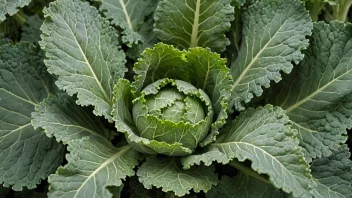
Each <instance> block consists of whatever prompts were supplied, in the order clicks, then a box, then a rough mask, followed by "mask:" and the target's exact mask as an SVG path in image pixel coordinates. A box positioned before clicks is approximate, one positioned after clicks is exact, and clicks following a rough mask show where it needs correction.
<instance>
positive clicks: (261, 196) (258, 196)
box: [206, 173, 284, 198]
mask: <svg viewBox="0 0 352 198" xmlns="http://www.w3.org/2000/svg"><path fill="white" fill-rule="evenodd" d="M206 197H207V198H219V197H221V198H234V197H236V198H267V197H273V198H284V193H283V192H282V191H280V190H279V189H277V188H275V187H274V186H272V185H271V184H268V183H264V182H263V181H260V180H258V179H256V178H253V177H251V176H249V175H246V174H245V173H239V175H237V176H236V177H233V178H230V177H228V176H223V177H222V178H221V181H220V183H219V184H218V185H217V186H215V187H214V188H212V189H211V190H210V191H209V192H208V193H207V194H206Z"/></svg>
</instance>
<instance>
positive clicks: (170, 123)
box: [132, 78, 214, 150]
mask: <svg viewBox="0 0 352 198" xmlns="http://www.w3.org/2000/svg"><path fill="white" fill-rule="evenodd" d="M140 95H141V96H140V97H138V98H136V99H135V100H134V101H133V108H132V115H133V119H134V123H135V125H136V128H137V132H138V133H137V134H136V135H138V136H141V137H143V138H147V139H149V140H156V141H159V142H165V143H168V144H174V143H178V144H181V145H182V146H183V147H185V148H188V149H190V150H194V149H195V148H196V147H197V145H198V144H199V143H200V142H201V141H202V140H203V139H204V138H205V137H206V136H207V135H208V132H209V129H210V126H211V125H212V121H213V114H214V112H213V108H212V105H211V101H210V99H209V97H208V96H207V95H206V94H205V93H204V91H202V90H200V89H197V88H196V87H194V86H193V85H191V84H189V83H187V82H184V81H180V80H171V79H167V78H165V79H161V80H158V81H155V82H154V83H152V84H150V85H148V86H147V87H145V88H144V89H143V90H142V92H141V93H140ZM199 110H201V111H199ZM169 114H171V115H172V116H175V115H176V117H174V118H173V117H170V115H169ZM196 115H198V116H196Z"/></svg>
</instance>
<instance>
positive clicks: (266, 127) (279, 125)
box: [184, 105, 314, 197]
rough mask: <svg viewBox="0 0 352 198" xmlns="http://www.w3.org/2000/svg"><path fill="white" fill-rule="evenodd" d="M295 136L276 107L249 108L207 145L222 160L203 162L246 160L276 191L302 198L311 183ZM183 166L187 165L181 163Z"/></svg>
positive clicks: (282, 113) (225, 162) (283, 114)
mask: <svg viewBox="0 0 352 198" xmlns="http://www.w3.org/2000/svg"><path fill="white" fill-rule="evenodd" d="M295 133H296V132H295V131H294V130H292V129H291V124H290V122H289V119H288V117H287V116H285V112H284V111H283V110H282V109H280V108H279V107H272V106H271V105H267V106H265V107H259V108H257V109H251V108H250V109H248V110H246V111H243V112H242V113H241V114H240V116H238V117H236V119H235V120H233V121H232V122H231V123H230V124H229V125H227V126H226V127H224V128H223V130H222V131H221V133H220V135H219V137H218V139H217V141H216V142H215V143H213V144H210V145H209V147H210V148H209V149H211V150H214V149H218V150H219V151H220V152H217V155H221V153H222V155H223V157H217V158H214V155H209V154H206V153H205V155H207V157H211V158H213V159H206V161H205V163H209V162H207V161H210V160H213V161H214V160H217V161H218V162H219V163H223V164H227V163H228V162H229V161H230V160H232V159H235V158H236V159H238V160H239V161H241V162H243V161H245V160H250V161H251V162H252V169H253V170H255V171H257V172H258V173H260V174H267V175H268V176H269V180H270V181H271V182H272V183H273V185H274V186H276V187H277V188H280V189H283V190H284V191H285V192H287V193H291V192H292V193H293V194H294V196H296V197H306V196H309V191H310V189H311V188H312V185H314V183H313V182H312V179H311V178H312V176H311V175H310V171H309V165H308V164H307V162H306V161H305V159H304V157H303V152H302V149H301V148H300V147H299V146H298V140H297V138H296V137H295ZM189 157H190V158H192V155H191V156H189ZM196 157H198V159H200V160H202V159H203V158H200V157H199V156H196ZM221 160H222V161H221ZM188 161H190V162H192V160H188ZM186 162H187V161H186ZM193 163H194V160H193ZM198 163H199V162H198ZM184 166H185V167H187V166H190V165H187V164H186V163H184Z"/></svg>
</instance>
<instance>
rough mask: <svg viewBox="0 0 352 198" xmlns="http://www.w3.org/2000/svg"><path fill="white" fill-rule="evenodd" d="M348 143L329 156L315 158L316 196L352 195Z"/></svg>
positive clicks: (321, 197)
mask: <svg viewBox="0 0 352 198" xmlns="http://www.w3.org/2000/svg"><path fill="white" fill-rule="evenodd" d="M350 156H351V153H350V152H349V150H348V147H347V145H343V146H341V147H340V148H339V149H338V150H337V151H334V152H333V153H332V154H331V155H330V156H329V157H324V158H318V159H315V160H314V161H313V163H312V166H311V168H312V175H313V177H314V180H315V181H316V182H317V187H316V188H315V189H314V190H313V195H314V197H316V198H325V197H329V198H349V197H352V183H351V182H352V161H351V160H350V159H349V158H350Z"/></svg>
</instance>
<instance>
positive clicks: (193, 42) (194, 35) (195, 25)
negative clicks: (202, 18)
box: [190, 0, 200, 47]
mask: <svg viewBox="0 0 352 198" xmlns="http://www.w3.org/2000/svg"><path fill="white" fill-rule="evenodd" d="M199 9H200V0H197V3H196V12H195V13H194V21H193V25H192V35H191V44H190V47H197V46H198V26H199Z"/></svg>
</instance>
